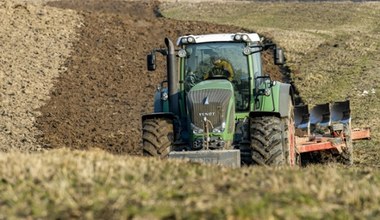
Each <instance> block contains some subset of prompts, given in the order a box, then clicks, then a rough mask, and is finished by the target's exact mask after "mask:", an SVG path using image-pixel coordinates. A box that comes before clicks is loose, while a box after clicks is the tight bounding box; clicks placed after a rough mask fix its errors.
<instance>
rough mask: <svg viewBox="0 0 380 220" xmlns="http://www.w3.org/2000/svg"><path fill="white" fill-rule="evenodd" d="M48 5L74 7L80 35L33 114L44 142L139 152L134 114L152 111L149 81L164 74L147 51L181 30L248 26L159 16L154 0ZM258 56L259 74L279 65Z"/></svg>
mask: <svg viewBox="0 0 380 220" xmlns="http://www.w3.org/2000/svg"><path fill="white" fill-rule="evenodd" d="M50 6H54V7H61V8H70V9H74V10H77V11H78V12H80V13H81V14H82V15H83V17H84V24H83V25H81V26H80V27H78V30H77V31H78V33H79V34H80V37H79V40H78V41H77V42H76V43H74V47H73V48H74V52H73V53H72V55H71V57H70V58H69V59H67V60H66V62H65V64H64V67H62V68H67V71H65V72H64V73H63V74H61V75H60V77H59V78H57V81H56V82H55V84H54V88H53V89H52V91H51V94H50V96H51V99H50V100H49V101H48V102H47V104H46V105H45V106H43V107H42V108H40V109H39V110H40V111H41V113H42V115H41V116H40V117H38V118H37V122H36V125H37V128H38V129H40V130H41V131H42V132H41V136H39V137H38V139H37V140H38V142H39V144H41V145H42V146H43V147H44V148H59V147H69V148H75V149H88V148H93V147H96V148H101V149H105V150H107V151H109V152H113V153H132V154H140V139H141V138H140V136H141V120H140V118H141V115H142V114H145V113H149V112H152V109H153V94H154V91H155V88H156V85H158V84H159V83H160V81H162V80H163V79H164V76H165V62H164V59H163V58H159V59H158V61H157V62H158V66H159V67H158V70H157V71H156V72H154V73H148V72H147V70H146V65H145V64H146V60H145V58H146V54H147V53H148V52H149V51H150V50H151V49H153V48H157V47H163V39H164V38H165V37H170V38H171V39H172V40H173V41H174V40H176V38H177V37H178V36H180V35H184V34H188V33H191V34H204V33H221V32H238V31H247V30H242V29H241V28H237V27H232V26H221V25H215V24H209V23H202V22H183V21H175V20H170V19H166V18H162V17H160V16H159V13H158V10H157V8H158V3H157V2H153V1H149V2H146V1H145V2H124V1H106V0H90V1H76V0H72V1H63V2H53V3H50ZM271 62H272V59H271V58H269V56H268V55H266V57H265V63H266V64H267V65H265V72H274V73H275V74H274V75H277V77H278V76H279V70H278V69H277V68H276V67H274V66H273V65H271V64H268V63H271Z"/></svg>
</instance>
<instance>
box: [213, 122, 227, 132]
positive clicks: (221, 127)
mask: <svg viewBox="0 0 380 220" xmlns="http://www.w3.org/2000/svg"><path fill="white" fill-rule="evenodd" d="M225 129H226V123H225V122H223V123H222V125H221V126H218V127H216V128H214V129H212V132H213V133H223V132H224V130H225Z"/></svg>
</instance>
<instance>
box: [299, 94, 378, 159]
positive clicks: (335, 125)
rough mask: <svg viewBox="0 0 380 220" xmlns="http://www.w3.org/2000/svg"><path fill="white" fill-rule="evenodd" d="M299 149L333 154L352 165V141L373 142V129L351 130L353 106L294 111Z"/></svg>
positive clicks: (304, 107)
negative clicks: (332, 152)
mask: <svg viewBox="0 0 380 220" xmlns="http://www.w3.org/2000/svg"><path fill="white" fill-rule="evenodd" d="M294 113H295V127H296V147H297V151H298V152H299V153H300V154H302V153H308V152H316V151H326V150H332V151H334V152H335V153H336V154H335V155H339V154H342V153H345V154H346V157H347V158H348V161H349V163H352V141H354V140H361V139H370V129H369V128H366V129H351V116H350V102H349V101H342V102H334V103H327V104H321V105H317V106H315V107H314V108H312V109H311V111H310V113H309V111H308V107H307V105H302V106H296V107H295V111H294Z"/></svg>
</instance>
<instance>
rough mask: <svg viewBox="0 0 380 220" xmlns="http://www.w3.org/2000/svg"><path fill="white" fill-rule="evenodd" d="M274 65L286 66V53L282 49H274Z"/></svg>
mask: <svg viewBox="0 0 380 220" xmlns="http://www.w3.org/2000/svg"><path fill="white" fill-rule="evenodd" d="M274 64H276V65H284V64H285V57H284V51H283V50H282V49H281V48H277V47H275V49H274Z"/></svg>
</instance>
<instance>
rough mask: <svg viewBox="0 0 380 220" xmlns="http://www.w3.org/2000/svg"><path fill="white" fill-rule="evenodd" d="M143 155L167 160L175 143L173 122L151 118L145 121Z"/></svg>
mask: <svg viewBox="0 0 380 220" xmlns="http://www.w3.org/2000/svg"><path fill="white" fill-rule="evenodd" d="M142 129H143V134H142V140H143V155H144V156H153V157H158V158H166V157H168V155H169V152H170V148H171V145H172V142H173V137H174V135H173V134H174V131H173V121H172V120H170V119H167V118H151V119H146V120H144V121H143V128H142Z"/></svg>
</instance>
